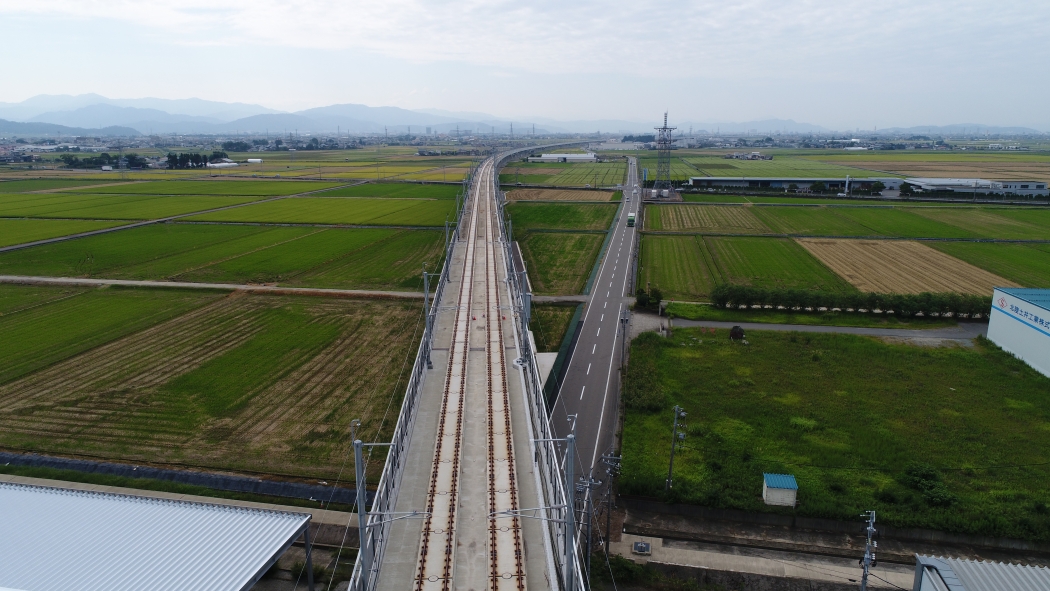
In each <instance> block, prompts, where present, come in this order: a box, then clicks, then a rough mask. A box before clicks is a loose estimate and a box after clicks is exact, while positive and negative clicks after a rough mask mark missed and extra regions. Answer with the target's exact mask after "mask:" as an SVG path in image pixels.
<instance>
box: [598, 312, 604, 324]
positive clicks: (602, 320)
mask: <svg viewBox="0 0 1050 591" xmlns="http://www.w3.org/2000/svg"><path fill="white" fill-rule="evenodd" d="M598 322H605V314H602V319H601V320H599V321H598Z"/></svg>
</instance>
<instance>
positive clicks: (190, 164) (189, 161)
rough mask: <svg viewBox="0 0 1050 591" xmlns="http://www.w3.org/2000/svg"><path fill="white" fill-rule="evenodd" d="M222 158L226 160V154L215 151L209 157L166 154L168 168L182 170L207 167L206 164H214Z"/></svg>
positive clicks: (189, 154) (190, 154) (203, 155)
mask: <svg viewBox="0 0 1050 591" xmlns="http://www.w3.org/2000/svg"><path fill="white" fill-rule="evenodd" d="M222 158H228V156H227V155H226V152H221V151H219V150H215V151H214V152H212V153H211V156H209V155H207V154H197V153H182V152H180V153H178V154H176V153H174V152H168V168H173V169H183V168H204V167H205V166H207V165H208V162H214V161H216V160H220V159H222Z"/></svg>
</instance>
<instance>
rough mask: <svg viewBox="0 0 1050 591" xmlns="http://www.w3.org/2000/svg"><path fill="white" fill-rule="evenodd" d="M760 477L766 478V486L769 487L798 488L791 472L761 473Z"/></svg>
mask: <svg viewBox="0 0 1050 591" xmlns="http://www.w3.org/2000/svg"><path fill="white" fill-rule="evenodd" d="M762 477H763V478H765V479H766V486H767V487H769V488H787V489H791V490H798V483H797V482H795V477H794V476H792V475H791V474H763V475H762Z"/></svg>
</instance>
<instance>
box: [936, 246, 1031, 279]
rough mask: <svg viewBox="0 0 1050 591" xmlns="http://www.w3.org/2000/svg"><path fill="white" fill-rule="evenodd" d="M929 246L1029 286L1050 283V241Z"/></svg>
mask: <svg viewBox="0 0 1050 591" xmlns="http://www.w3.org/2000/svg"><path fill="white" fill-rule="evenodd" d="M927 246H930V247H931V248H936V249H937V250H939V251H941V252H943V253H945V254H949V255H951V256H953V257H955V258H957V259H960V260H963V261H966V262H967V263H970V264H971V265H973V266H975V267H980V268H982V269H984V270H986V271H990V272H992V273H995V274H996V275H999V276H1000V277H1005V278H1006V279H1009V280H1011V281H1014V282H1016V283H1019V284H1021V285H1023V286H1025V287H1050V244H988V243H979V242H929V243H927Z"/></svg>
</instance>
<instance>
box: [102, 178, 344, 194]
mask: <svg viewBox="0 0 1050 591" xmlns="http://www.w3.org/2000/svg"><path fill="white" fill-rule="evenodd" d="M339 184H340V183H332V182H321V181H317V182H314V181H279V180H273V181H226V180H216V181H146V182H143V183H131V184H127V185H118V186H110V187H95V188H86V189H84V190H83V191H82V192H84V193H119V194H121V195H132V194H133V195H245V196H249V195H251V196H260V197H276V196H279V195H296V194H299V193H305V192H308V191H320V190H322V189H327V188H329V187H336V186H338V185H339Z"/></svg>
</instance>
